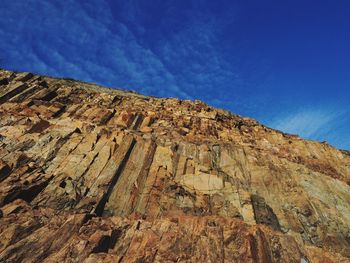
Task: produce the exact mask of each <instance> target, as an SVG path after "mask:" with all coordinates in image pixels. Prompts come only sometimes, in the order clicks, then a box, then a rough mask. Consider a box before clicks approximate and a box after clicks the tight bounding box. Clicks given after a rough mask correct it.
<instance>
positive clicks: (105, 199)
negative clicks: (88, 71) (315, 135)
mask: <svg viewBox="0 0 350 263" xmlns="http://www.w3.org/2000/svg"><path fill="white" fill-rule="evenodd" d="M349 185H350V153H349V152H346V151H340V150H337V149H335V148H333V147H331V146H329V145H328V144H326V143H319V142H313V141H306V140H302V139H300V138H299V137H297V136H293V135H287V134H283V133H281V132H279V131H276V130H273V129H269V128H267V127H265V126H263V125H261V124H259V123H258V122H256V121H254V120H252V119H248V118H242V117H240V116H237V115H233V114H231V113H229V112H226V111H223V110H218V109H214V108H212V107H209V106H207V105H205V104H204V103H202V102H199V101H194V102H193V101H180V100H176V99H158V98H151V97H146V96H142V95H138V94H135V93H132V92H127V91H121V90H112V89H105V88H101V87H98V86H96V85H93V84H87V83H82V82H77V81H73V80H65V79H53V78H49V77H43V76H36V75H33V74H30V73H13V72H9V71H4V70H2V71H0V209H1V210H0V211H1V212H0V236H1V239H0V262H94V263H95V262H349V258H350V204H349V200H350V186H349Z"/></svg>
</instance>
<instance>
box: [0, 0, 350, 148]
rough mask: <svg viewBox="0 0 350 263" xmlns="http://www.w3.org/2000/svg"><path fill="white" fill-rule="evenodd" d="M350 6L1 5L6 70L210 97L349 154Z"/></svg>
mask: <svg viewBox="0 0 350 263" xmlns="http://www.w3.org/2000/svg"><path fill="white" fill-rule="evenodd" d="M349 11H350V2H349V1H345V0H337V1H331V0H329V1H323V0H317V1H316V0H293V1H289V0H285V1H280V0H279V1H278V0H275V1H272V0H265V1H261V0H241V1H234V0H230V1H223V0H216V1H211V0H203V1H202V0H196V1H190V0H148V1H146V0H142V1H136V0H129V1H119V0H115V1H112V0H84V1H83V0H81V1H78V0H65V1H62V0H47V1H39V0H2V1H1V7H0V40H1V41H0V67H3V68H6V69H11V70H17V71H31V72H35V73H41V74H47V75H52V76H58V77H61V76H62V77H63V76H64V77H71V78H75V79H79V80H84V81H92V82H96V83H98V84H102V85H106V86H110V87H121V88H126V89H132V90H135V91H137V92H141V93H144V94H147V95H154V96H161V97H178V98H181V99H200V100H203V101H205V102H206V103H208V104H210V105H212V106H216V107H220V108H224V109H228V110H230V111H232V112H234V113H237V114H240V115H244V116H249V117H253V118H255V119H257V120H258V121H260V122H261V123H263V124H265V125H267V126H270V127H273V128H277V129H280V130H283V131H285V132H289V133H293V134H299V135H301V136H302V137H304V138H309V139H314V140H321V141H328V142H329V143H331V144H332V145H335V146H336V147H338V148H342V149H350V114H349V113H350V106H349V102H350V31H349V28H350V16H349Z"/></svg>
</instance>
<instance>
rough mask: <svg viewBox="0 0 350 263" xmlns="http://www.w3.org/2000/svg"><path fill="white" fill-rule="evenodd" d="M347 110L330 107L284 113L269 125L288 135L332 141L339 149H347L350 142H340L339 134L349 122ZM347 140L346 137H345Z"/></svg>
mask: <svg viewBox="0 0 350 263" xmlns="http://www.w3.org/2000/svg"><path fill="white" fill-rule="evenodd" d="M347 116H348V114H347V110H344V108H340V109H331V108H329V107H319V108H304V109H299V110H296V111H294V112H290V113H282V114H281V115H280V116H278V117H277V118H276V119H274V120H272V121H270V122H268V123H267V125H268V126H270V127H272V128H275V129H278V130H281V131H283V132H286V133H291V134H297V135H300V136H301V137H303V138H306V139H315V140H321V141H323V140H330V143H333V144H335V145H336V146H337V147H340V148H345V147H348V146H349V142H346V141H344V140H339V133H341V132H342V130H343V129H344V127H341V126H340V124H342V123H345V122H346V121H347ZM344 137H345V138H346V136H344Z"/></svg>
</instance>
